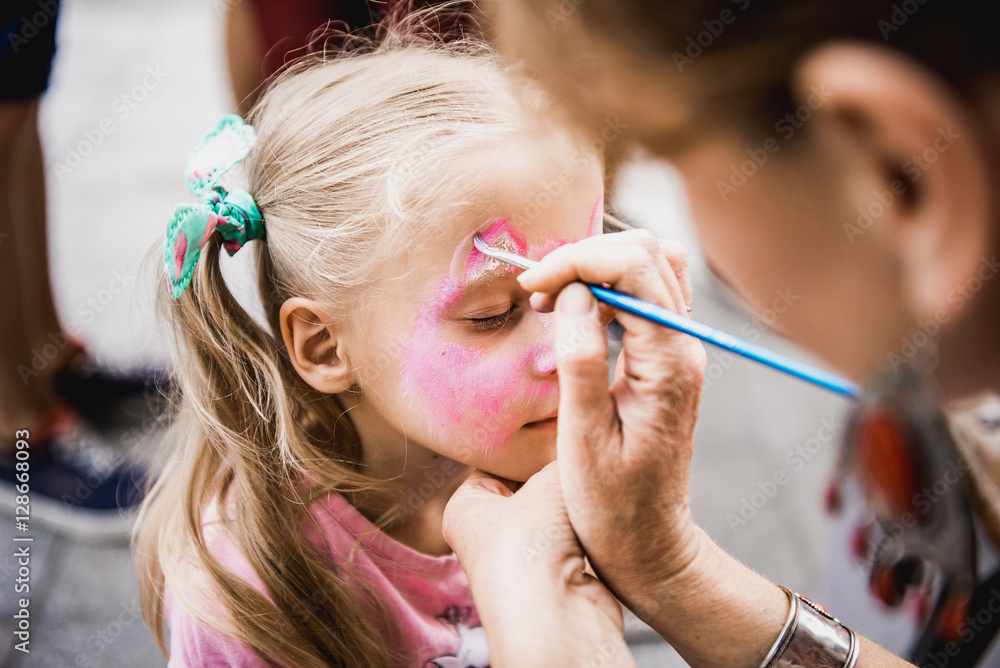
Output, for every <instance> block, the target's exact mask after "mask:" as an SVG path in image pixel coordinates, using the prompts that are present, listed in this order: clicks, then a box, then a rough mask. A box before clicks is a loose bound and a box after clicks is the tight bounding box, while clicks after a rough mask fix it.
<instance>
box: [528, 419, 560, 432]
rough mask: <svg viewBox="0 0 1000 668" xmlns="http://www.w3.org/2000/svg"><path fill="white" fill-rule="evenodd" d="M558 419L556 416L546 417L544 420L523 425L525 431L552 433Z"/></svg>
mask: <svg viewBox="0 0 1000 668" xmlns="http://www.w3.org/2000/svg"><path fill="white" fill-rule="evenodd" d="M558 422H559V417H558V415H553V416H552V417H547V418H545V419H544V420H537V421H535V422H529V423H528V424H526V425H524V428H525V429H538V430H541V431H554V430H555V428H556V426H557V425H558Z"/></svg>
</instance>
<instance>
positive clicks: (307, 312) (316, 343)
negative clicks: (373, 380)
mask: <svg viewBox="0 0 1000 668" xmlns="http://www.w3.org/2000/svg"><path fill="white" fill-rule="evenodd" d="M278 319H279V321H280V323H281V338H282V339H284V342H285V348H286V349H287V350H288V356H289V358H291V360H292V365H293V366H294V367H295V370H296V371H297V372H298V374H299V376H301V377H302V379H303V380H304V381H306V382H307V383H309V385H310V386H312V387H313V388H315V389H317V390H319V391H320V392H326V393H328V394H336V393H338V392H344V391H346V390H347V389H349V388H350V387H351V385H353V377H352V376H353V373H352V369H351V365H350V363H349V362H348V360H347V356H346V354H345V351H344V346H343V345H342V344H343V341H342V340H341V337H340V329H339V327H338V324H337V323H336V322H335V321H334V319H333V318H331V317H330V316H329V314H327V312H326V311H325V310H324V309H323V307H322V306H321V305H320V304H319V303H317V302H314V301H312V300H310V299H303V298H301V297H293V298H291V299H289V300H287V301H285V303H284V304H282V305H281V311H280V312H279V316H278Z"/></svg>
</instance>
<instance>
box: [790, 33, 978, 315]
mask: <svg viewBox="0 0 1000 668" xmlns="http://www.w3.org/2000/svg"><path fill="white" fill-rule="evenodd" d="M794 81H795V83H796V84H797V86H796V88H797V95H798V97H799V98H802V99H804V100H806V101H808V103H809V105H810V107H811V108H812V110H813V113H812V120H810V121H807V122H808V123H810V124H812V125H813V126H815V128H816V129H817V130H819V131H823V130H825V129H826V130H832V131H833V132H835V133H836V134H835V135H832V136H835V137H836V140H837V142H838V143H839V144H840V146H841V147H842V148H843V149H847V150H853V152H854V155H856V156H859V159H858V160H857V162H856V163H855V167H856V169H854V170H852V174H851V183H852V192H851V193H850V194H849V195H850V197H851V199H853V200H854V202H853V205H854V208H855V209H856V211H855V213H854V214H852V215H856V216H857V220H858V228H859V229H858V231H857V232H860V234H857V233H855V234H856V236H859V237H861V239H860V240H861V241H862V242H863V243H876V244H881V245H882V246H883V248H884V250H886V251H888V253H889V255H891V256H892V257H893V258H894V260H895V262H896V265H897V266H898V268H899V272H900V280H901V286H902V289H903V299H904V300H905V301H904V305H905V307H906V308H907V310H908V311H909V314H910V315H911V316H913V317H914V318H915V319H916V318H928V317H932V316H935V317H938V316H937V314H941V313H944V312H947V311H949V310H951V309H952V308H953V307H952V305H951V304H950V303H949V295H951V294H952V293H953V292H954V289H955V287H956V286H958V285H961V284H963V283H964V281H966V280H967V279H968V277H969V276H971V275H973V274H974V273H975V272H976V270H977V268H978V266H979V264H980V263H981V261H982V258H983V255H984V253H985V252H986V250H987V249H988V247H989V246H988V244H989V235H990V227H991V223H992V221H991V218H990V216H991V211H990V210H989V205H988V202H989V201H990V199H991V196H990V175H989V169H990V168H989V163H988V161H987V159H986V156H985V154H984V153H983V150H982V146H983V141H982V138H981V136H979V135H980V133H981V132H982V131H984V129H985V128H983V127H982V124H981V123H979V122H977V121H975V120H973V118H972V117H971V116H970V108H969V107H967V106H966V103H964V102H962V101H961V100H959V99H958V97H957V96H956V95H955V94H953V93H952V92H951V91H950V90H948V89H947V88H946V87H945V86H944V84H943V83H942V82H941V81H940V80H938V79H937V78H936V76H935V75H933V74H932V73H931V72H930V71H929V70H927V69H925V68H924V67H923V66H922V65H921V64H920V63H918V62H916V61H913V60H910V59H908V58H907V57H905V56H902V55H900V54H896V53H894V52H892V51H890V50H888V49H883V48H881V47H876V46H870V45H862V44H855V43H849V42H831V43H828V44H826V45H823V46H820V47H817V48H816V49H814V50H813V51H812V52H810V53H809V54H807V56H805V57H804V58H803V59H802V61H800V63H799V64H798V67H797V68H796V71H795V72H794ZM809 95H811V96H812V97H807V96H809ZM801 108H804V107H801ZM845 231H847V230H846V229H845ZM862 235H863V236H862ZM849 238H851V243H854V241H855V239H854V237H853V236H850V234H849Z"/></svg>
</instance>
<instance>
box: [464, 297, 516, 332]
mask: <svg viewBox="0 0 1000 668" xmlns="http://www.w3.org/2000/svg"><path fill="white" fill-rule="evenodd" d="M517 314H518V305H517V304H511V305H510V307H509V308H508V309H507V310H506V311H504V312H503V313H498V314H496V315H491V316H487V317H485V318H466V321H467V322H468V323H469V327H470V328H471V329H472V330H473V331H475V332H493V331H496V330H499V329H502V328H503V327H505V326H507V325H508V324H510V323H512V321H515V316H516V315H517Z"/></svg>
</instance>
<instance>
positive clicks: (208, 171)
mask: <svg viewBox="0 0 1000 668" xmlns="http://www.w3.org/2000/svg"><path fill="white" fill-rule="evenodd" d="M256 141H257V136H256V134H255V133H254V129H253V128H252V127H250V126H249V125H246V124H244V123H243V119H241V118H240V117H239V116H236V115H235V114H229V115H227V116H223V117H222V118H221V119H219V122H218V123H216V125H215V127H214V128H212V129H211V130H209V131H208V133H206V134H205V136H204V137H202V138H201V141H200V142H198V145H197V146H195V147H194V149H193V150H192V151H191V154H190V155H189V156H188V161H187V166H186V167H185V170H184V180H185V183H186V185H187V189H188V190H189V191H190V192H191V194H193V195H195V196H197V197H201V198H202V199H203V202H202V203H200V204H184V203H182V204H178V205H177V206H176V207H175V208H174V217H173V218H172V219H171V220H170V223H169V224H168V225H167V237H166V240H165V241H164V244H163V264H164V268H165V270H166V274H167V281H168V282H169V283H170V294H171V296H172V297H173V298H174V299H178V298H180V296H181V295H182V294H184V290H186V289H187V286H188V285H189V284H190V283H191V277H192V275H193V274H194V267H195V264H196V263H197V262H198V258H199V257H200V256H201V249H202V248H203V247H204V246H205V244H206V243H207V242H208V240H209V238H210V237H211V236H212V233H213V232H215V231H216V230H218V231H219V233H220V234H221V235H222V238H223V244H222V245H223V248H225V249H226V252H227V253H229V255H230V256H231V255H233V254H235V253H236V251H238V250H239V249H240V248H242V247H243V245H244V244H246V243H247V242H248V241H252V240H254V239H261V238H263V237H264V218H263V217H262V216H261V215H260V211H259V210H258V209H257V205H256V204H255V203H254V201H253V197H251V196H250V193H248V192H247V191H245V190H242V189H240V188H233V189H232V190H228V191H227V190H226V189H225V188H223V187H222V186H220V185H216V182H217V181H218V180H219V177H221V176H222V175H223V174H225V173H226V172H227V171H229V169H230V168H232V166H233V165H235V164H236V163H237V162H239V161H240V160H242V159H243V158H245V157H246V155H247V153H248V152H249V151H250V148H251V147H252V146H253V145H254V142H256Z"/></svg>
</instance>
